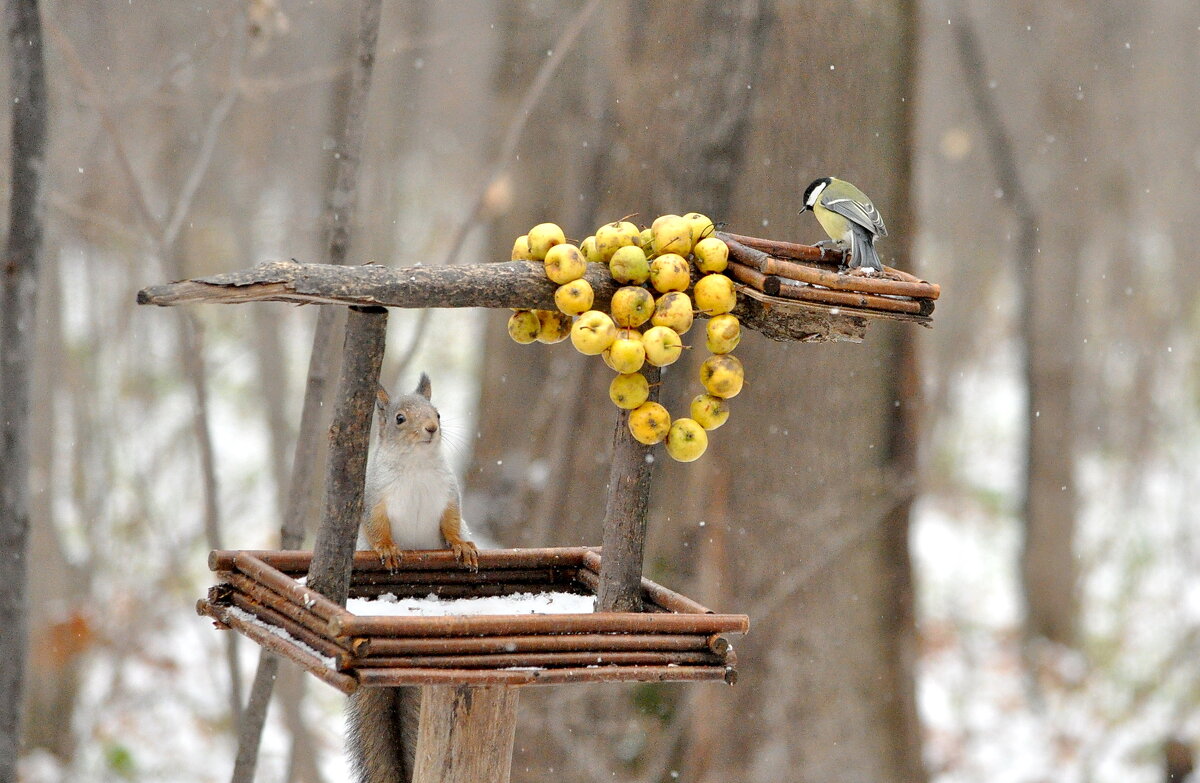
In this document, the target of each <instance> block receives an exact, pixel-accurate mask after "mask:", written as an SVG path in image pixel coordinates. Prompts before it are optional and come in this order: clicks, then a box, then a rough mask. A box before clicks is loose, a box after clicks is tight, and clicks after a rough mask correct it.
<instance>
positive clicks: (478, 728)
mask: <svg viewBox="0 0 1200 783" xmlns="http://www.w3.org/2000/svg"><path fill="white" fill-rule="evenodd" d="M516 727H517V689H516V688H515V687H512V686H509V685H426V686H424V687H422V688H421V730H420V733H419V734H418V735H417V758H416V765H415V768H414V770H413V783H478V781H489V783H491V782H492V781H494V782H495V783H508V781H509V779H510V774H511V772H512V749H513V737H514V735H515V732H516Z"/></svg>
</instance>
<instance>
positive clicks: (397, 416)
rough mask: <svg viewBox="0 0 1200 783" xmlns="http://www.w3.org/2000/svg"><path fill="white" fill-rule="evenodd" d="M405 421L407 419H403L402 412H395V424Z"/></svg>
mask: <svg viewBox="0 0 1200 783" xmlns="http://www.w3.org/2000/svg"><path fill="white" fill-rule="evenodd" d="M406 421H407V419H405V418H404V414H403V413H397V414H396V423H397V424H403V423H404V422H406Z"/></svg>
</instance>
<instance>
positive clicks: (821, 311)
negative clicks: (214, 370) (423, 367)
mask: <svg viewBox="0 0 1200 783" xmlns="http://www.w3.org/2000/svg"><path fill="white" fill-rule="evenodd" d="M585 277H586V278H587V280H588V282H589V283H591V284H592V288H593V289H594V290H595V292H596V300H595V307H597V308H603V307H605V306H607V304H608V302H609V301H610V300H611V299H612V295H613V292H615V291H616V289H617V288H618V284H617V283H615V282H614V281H613V279H612V276H611V275H610V274H609V272H608V270H607V268H605V267H604V266H603V265H602V264H590V265H589V266H588V271H587V274H586V275H585ZM556 287H557V286H556V285H555V284H554V283H553V282H551V281H550V280H548V279H547V278H546V273H545V271H544V269H543V267H542V265H541V264H539V263H535V262H531V261H511V262H505V263H498V264H468V265H461V266H446V267H424V266H417V267H390V266H375V265H368V266H354V267H342V266H331V265H328V264H298V263H295V262H291V261H267V262H264V263H261V264H259V265H258V266H255V267H253V268H251V269H247V270H243V271H240V272H230V273H228V274H220V275H212V276H210V277H202V278H197V279H195V280H185V281H181V282H177V283H169V284H167V285H160V286H151V287H149V288H144V289H142V290H141V291H139V292H138V298H137V301H138V304H144V305H145V304H153V305H159V306H171V305H183V304H196V303H200V302H208V303H220V304H235V303H239V302H293V303H296V304H316V303H320V304H342V305H360V306H379V307H418V308H419V307H496V308H505V307H513V308H530V309H552V308H554V306H555V305H554V290H555V288H556ZM734 313H735V314H736V315H737V316H738V317H739V318H740V319H741V321H742V325H743V326H745V327H746V328H748V329H754V330H756V331H758V332H760V333H761V334H763V335H764V336H766V337H769V338H771V339H772V340H798V341H802V342H831V341H849V342H858V341H860V340H862V338H863V335H864V333H865V332H866V328H867V322H868V320H869V319H871V318H880V317H887V316H888V314H886V313H867V312H861V311H853V310H851V309H850V308H847V307H840V308H839V307H827V306H824V305H815V304H810V303H804V302H795V301H787V300H781V299H776V298H774V297H768V296H765V295H763V294H760V293H759V292H756V291H750V290H747V289H743V291H742V295H741V296H739V297H738V305H737V308H736V309H735V310H734Z"/></svg>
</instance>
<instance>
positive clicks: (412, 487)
mask: <svg viewBox="0 0 1200 783" xmlns="http://www.w3.org/2000/svg"><path fill="white" fill-rule="evenodd" d="M451 490H452V488H451V487H450V485H449V484H448V482H447V479H446V473H445V472H444V471H442V470H439V469H437V468H434V469H423V468H409V469H408V470H405V471H404V475H403V478H402V479H401V480H399V481H393V482H391V484H390V485H389V486H388V487H386V488H384V489H383V491H382V492H381V494H380V498H379V502H381V503H383V504H385V507H386V509H387V516H388V522H389V523H390V526H391V528H392V540H393V541H395V542H396V546H398V547H400V548H401V549H441V548H443V547H444V546H445V541H443V539H442V533H441V522H442V514H443V512H445V510H446V506H447V505H448V504H449V502H450V499H451V498H450V495H451Z"/></svg>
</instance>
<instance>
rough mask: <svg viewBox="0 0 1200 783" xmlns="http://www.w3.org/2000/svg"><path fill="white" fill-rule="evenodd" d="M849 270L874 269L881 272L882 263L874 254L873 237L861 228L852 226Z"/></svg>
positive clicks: (877, 255) (876, 254) (875, 253)
mask: <svg viewBox="0 0 1200 783" xmlns="http://www.w3.org/2000/svg"><path fill="white" fill-rule="evenodd" d="M846 266H847V267H849V268H850V269H858V268H860V267H861V268H863V269H874V270H875V271H876V272H882V271H883V262H881V261H880V260H879V254H878V253H877V252H875V235H874V234H872V233H871V232H870V231H867V230H866V229H865V228H863V227H862V226H857V225H855V226H852V227H851V229H850V263H849V264H847V265H846Z"/></svg>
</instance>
